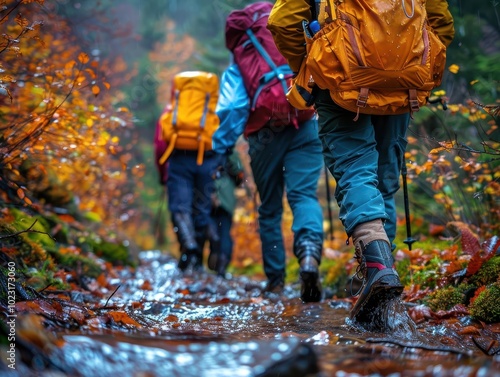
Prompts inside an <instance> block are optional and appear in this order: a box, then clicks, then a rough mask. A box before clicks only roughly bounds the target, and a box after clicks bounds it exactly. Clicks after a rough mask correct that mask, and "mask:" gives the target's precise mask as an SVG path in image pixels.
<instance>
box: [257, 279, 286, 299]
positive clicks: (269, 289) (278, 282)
mask: <svg viewBox="0 0 500 377" xmlns="http://www.w3.org/2000/svg"><path fill="white" fill-rule="evenodd" d="M284 289H285V282H284V281H283V279H281V278H278V279H274V280H268V281H267V284H266V286H265V287H264V289H263V291H262V293H263V294H264V296H265V295H268V294H270V293H271V294H275V295H280V294H282V293H283V290H284Z"/></svg>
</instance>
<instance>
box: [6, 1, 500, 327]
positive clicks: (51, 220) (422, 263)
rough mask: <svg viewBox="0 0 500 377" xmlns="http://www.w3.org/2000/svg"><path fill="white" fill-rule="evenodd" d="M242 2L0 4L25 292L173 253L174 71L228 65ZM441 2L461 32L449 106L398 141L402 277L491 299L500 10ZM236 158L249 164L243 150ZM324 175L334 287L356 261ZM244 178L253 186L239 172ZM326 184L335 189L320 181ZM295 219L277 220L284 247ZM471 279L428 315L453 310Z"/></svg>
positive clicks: (17, 244) (423, 115)
mask: <svg viewBox="0 0 500 377" xmlns="http://www.w3.org/2000/svg"><path fill="white" fill-rule="evenodd" d="M251 2H252V1H241V0H216V1H198V0H196V1H195V0H182V1H180V0H168V1H141V0H122V1H120V2H117V1H112V0H100V1H96V2H90V1H85V2H84V1H76V0H59V1H43V0H36V1H34V0H29V1H28V0H24V1H22V0H3V1H0V4H1V5H2V7H3V8H2V10H0V27H1V28H2V33H1V34H2V36H1V38H0V58H1V59H0V96H1V97H0V120H1V122H0V247H1V251H2V257H3V258H4V260H8V259H9V258H17V259H18V261H19V264H18V265H19V266H21V267H20V274H23V275H24V276H25V277H26V281H27V284H28V285H29V286H30V287H34V288H35V289H45V288H46V287H47V286H51V285H52V286H57V285H61V284H63V282H62V281H60V279H59V278H58V275H57V268H56V267H55V266H56V265H57V263H61V262H64V263H66V264H69V265H71V266H74V267H75V266H78V268H83V271H84V272H85V273H86V274H88V275H89V276H92V275H94V276H95V277H97V276H99V268H98V266H96V265H95V263H94V262H93V261H92V259H91V258H90V257H89V253H90V254H92V253H93V254H95V255H97V256H98V257H101V258H104V259H105V260H108V261H109V262H110V263H125V264H133V263H134V259H135V256H136V254H137V252H138V251H141V250H150V249H162V250H165V251H167V252H170V253H172V255H174V256H175V255H176V253H177V245H176V242H175V237H174V236H173V233H172V231H171V224H170V222H169V220H168V213H167V211H166V207H165V188H164V187H162V186H161V185H160V184H159V176H158V173H157V171H156V168H155V162H154V153H153V144H152V140H153V132H154V127H155V124H156V121H157V119H158V116H159V115H160V113H161V111H162V108H163V107H164V106H165V104H166V103H167V101H168V100H169V99H170V80H171V78H172V76H173V75H174V74H175V73H177V72H180V71H183V70H193V69H200V70H207V71H212V72H215V73H217V74H221V73H222V71H223V70H224V69H225V67H227V65H228V63H229V58H230V57H229V52H228V51H227V49H226V48H225V46H224V22H225V21H224V20H225V18H226V16H227V15H228V14H229V12H230V11H231V10H233V9H237V8H241V7H243V6H245V5H247V4H249V3H251ZM449 4H450V9H451V12H452V14H453V16H454V19H455V30H456V35H455V40H454V41H453V43H452V44H451V46H450V47H449V50H448V57H447V70H446V73H445V76H444V80H443V83H442V85H441V87H439V88H437V89H436V90H435V91H434V93H433V97H435V98H438V99H439V98H441V99H443V100H445V101H446V102H447V104H448V106H447V109H446V110H445V109H443V105H442V104H441V103H436V104H432V105H429V106H427V107H426V108H424V109H422V110H421V111H420V112H418V113H417V114H416V115H415V119H414V120H413V121H412V125H411V127H410V132H409V137H408V141H409V145H408V150H407V154H406V162H407V163H406V166H407V169H408V176H407V178H408V189H409V197H410V209H411V224H412V237H414V238H415V239H417V242H416V243H414V244H413V250H410V248H408V246H407V244H405V242H404V241H408V240H409V236H408V234H407V233H406V227H405V218H404V217H405V216H404V214H405V211H404V206H403V203H404V200H403V196H402V192H400V193H398V199H397V200H398V206H399V214H400V227H399V230H398V232H399V233H398V250H400V251H399V254H398V255H397V256H398V260H399V266H400V267H399V268H400V271H401V272H402V275H403V276H402V278H403V280H404V282H405V283H406V284H407V286H409V287H411V289H409V294H413V295H414V299H415V300H417V299H419V298H422V297H423V296H425V294H426V293H428V292H429V290H432V289H434V288H435V287H436V286H437V285H439V282H440V279H442V278H443V276H454V278H456V277H457V276H459V274H462V275H460V276H461V281H462V280H463V278H464V277H465V278H470V277H471V276H472V275H474V274H475V273H476V272H478V271H479V270H480V268H481V267H483V266H484V265H486V264H488V263H489V264H488V266H490V265H492V267H491V268H490V270H489V272H488V276H490V275H491V276H496V278H491V277H488V278H487V279H485V280H484V281H483V280H481V281H480V282H478V281H476V282H474V281H473V282H472V283H473V284H474V285H473V287H474V289H473V290H472V295H476V296H478V295H479V294H480V293H481V292H482V291H484V290H486V289H490V288H489V287H493V288H492V289H493V291H494V292H496V294H497V295H499V293H498V292H500V286H499V284H500V282H498V281H497V280H496V279H498V275H499V274H500V263H499V262H498V259H499V257H498V256H496V257H495V254H496V253H498V245H499V241H498V234H499V229H500V182H499V180H500V171H499V169H498V166H499V165H500V131H499V130H498V124H497V123H498V116H499V105H500V104H499V101H498V90H499V77H500V65H499V64H498V61H500V60H499V59H500V16H499V5H498V3H496V2H495V1H490V0H478V1H475V2H473V3H471V2H463V1H460V0H450V1H449ZM238 148H239V150H240V151H241V155H242V157H243V158H245V156H246V154H245V143H244V142H242V143H240V144H239V145H238ZM246 162H248V161H246ZM324 178H325V177H323V178H322V180H321V182H320V188H319V191H318V193H319V196H320V200H321V203H322V206H323V209H324V213H325V234H326V240H325V256H326V259H327V260H329V261H330V262H329V263H325V267H324V268H325V274H327V275H328V276H327V281H330V282H332V284H333V283H335V284H340V283H339V282H340V281H342V279H343V278H345V276H344V274H345V268H344V267H345V263H347V262H348V261H349V260H350V258H351V256H352V255H351V254H350V253H349V250H348V249H349V247H348V248H346V247H345V240H346V236H345V234H344V233H343V231H342V227H341V224H340V223H339V222H338V220H337V219H336V218H337V216H336V214H337V208H338V207H337V206H336V204H335V203H334V202H333V201H332V202H331V203H330V205H331V206H332V207H333V212H334V213H333V219H334V223H333V224H330V223H329V221H328V216H327V213H328V207H329V206H328V203H327V195H326V188H327V187H326V185H325V180H324ZM248 180H249V182H250V184H249V186H250V188H252V185H251V173H250V171H249V170H248ZM328 183H329V185H328V186H331V187H330V191H331V192H332V193H333V189H334V182H333V180H332V179H331V177H329V181H328ZM401 191H402V190H401ZM247 193H248V192H247V191H246V190H245V189H244V188H242V189H241V190H238V197H239V200H240V202H239V207H238V210H237V213H236V215H235V226H234V229H233V235H234V237H235V242H236V246H235V258H234V261H233V265H232V271H233V272H245V273H252V274H259V273H261V272H262V270H261V266H260V243H259V240H258V233H257V232H258V229H257V227H258V226H257V212H256V207H257V205H258V203H257V202H256V201H255V200H253V199H252V198H250V196H248V195H247ZM290 220H291V214H290V211H289V210H287V211H286V213H285V216H284V224H283V228H284V229H288V231H287V232H286V242H287V243H288V244H290V242H291V239H292V235H291V233H290V231H289V228H290V226H289V225H290ZM332 225H333V226H332ZM48 236H49V237H48ZM346 250H347V251H346ZM471 261H472V262H471ZM492 261H495V262H494V263H493V262H492ZM82 266H83V267H82ZM347 266H349V265H347ZM471 266H473V267H471ZM295 267H296V266H295ZM295 267H294V266H290V271H291V274H290V276H291V277H293V276H294V274H293V269H294V268H295ZM408 267H409V268H408ZM75 268H76V267H75ZM467 269H468V270H467ZM491 269H492V270H491ZM341 271H343V272H341ZM347 272H348V271H347ZM495 274H496V275H495ZM341 276H342V277H341ZM328 279H329V280H328ZM447 281H448V282H450V281H451V279H448V280H447ZM467 283H468V284H467V287H468V288H464V287H462V288H460V290H459V292H458V293H457V295H458V296H457V297H458V298H457V297H455V296H453V297H454V298H453V299H452V300H451V301H447V302H446V305H445V306H443V307H438V306H435V307H434V309H450V308H451V307H453V305H455V304H457V303H458V302H461V300H462V301H463V297H464V295H465V294H469V295H470V293H466V291H467V292H468V291H470V290H471V288H470V284H471V281H470V279H469V281H467ZM455 285H457V284H455ZM424 288H425V289H427V290H426V291H425V289H424ZM479 288H481V292H478V290H479ZM423 291H425V293H422V292H423ZM499 297H500V296H499ZM439 301H440V300H436V302H439ZM441 301H442V300H441ZM497 302H499V301H497ZM443 305H444V304H443ZM495 313H496V314H495ZM495 313H494V314H493V317H489V318H490V319H491V318H493V319H494V320H495V319H497V320H500V309H497V312H495ZM496 316H498V317H496Z"/></svg>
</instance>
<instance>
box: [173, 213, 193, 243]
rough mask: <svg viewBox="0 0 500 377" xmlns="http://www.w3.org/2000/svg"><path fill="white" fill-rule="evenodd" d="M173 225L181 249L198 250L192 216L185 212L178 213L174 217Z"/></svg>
mask: <svg viewBox="0 0 500 377" xmlns="http://www.w3.org/2000/svg"><path fill="white" fill-rule="evenodd" d="M172 223H173V225H174V232H175V233H176V234H177V239H178V240H179V243H180V245H181V248H183V249H185V250H195V249H198V244H197V243H196V239H195V232H194V225H193V220H192V219H191V215H190V214H189V213H185V212H176V213H174V214H173V215H172Z"/></svg>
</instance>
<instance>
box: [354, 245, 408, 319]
mask: <svg viewBox="0 0 500 377" xmlns="http://www.w3.org/2000/svg"><path fill="white" fill-rule="evenodd" d="M354 257H355V258H356V259H357V261H358V263H359V265H358V268H357V270H356V274H357V277H358V278H359V279H360V280H362V282H363V284H362V286H361V289H360V293H359V298H358V300H357V301H356V304H354V306H353V308H352V309H351V312H350V313H349V318H351V319H355V320H356V321H357V322H372V318H370V313H371V312H372V311H373V309H374V308H376V307H379V306H382V305H386V304H387V303H388V302H390V301H393V300H395V299H397V298H398V297H399V296H400V295H401V293H402V292H403V288H404V287H403V286H402V285H401V282H400V280H399V276H398V273H397V272H396V270H395V269H394V268H393V264H394V258H393V257H392V252H391V248H390V246H389V244H388V243H387V242H386V241H384V240H375V241H372V242H370V243H369V244H368V245H366V246H364V244H363V242H360V248H357V249H356V253H355V255H354Z"/></svg>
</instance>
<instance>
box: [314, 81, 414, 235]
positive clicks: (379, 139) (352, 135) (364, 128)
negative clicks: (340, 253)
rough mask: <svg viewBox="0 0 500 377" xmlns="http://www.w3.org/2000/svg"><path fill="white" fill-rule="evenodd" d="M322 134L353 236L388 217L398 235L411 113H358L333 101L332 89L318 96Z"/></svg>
mask: <svg viewBox="0 0 500 377" xmlns="http://www.w3.org/2000/svg"><path fill="white" fill-rule="evenodd" d="M316 110H317V111H318V116H319V129H320V131H319V137H320V139H321V143H322V144H323V155H324V157H325V163H326V164H327V166H328V169H329V170H330V172H331V173H332V175H333V177H334V178H335V180H336V182H337V187H336V189H335V199H336V200H337V203H338V205H339V207H340V212H339V217H340V220H341V221H342V223H343V225H344V227H345V230H346V233H347V235H348V236H349V237H350V236H351V234H352V232H353V230H354V228H356V226H357V225H359V224H362V223H364V222H367V221H371V220H376V219H382V220H384V227H385V231H386V233H387V236H388V238H389V241H390V242H391V243H392V242H393V241H394V238H395V237H396V219H397V218H396V203H395V200H394V195H395V194H396V192H397V191H398V190H399V187H400V180H399V176H400V172H401V166H402V163H403V158H404V152H405V149H406V144H407V141H406V131H407V129H408V125H409V122H410V116H409V114H402V115H381V116H375V115H363V114H360V115H359V118H358V120H356V121H354V120H353V119H354V118H355V116H356V114H355V113H352V112H350V111H347V110H345V109H343V108H341V107H340V106H338V105H337V104H335V103H334V102H333V100H332V99H331V97H330V93H329V91H328V90H321V91H319V93H318V96H317V100H316Z"/></svg>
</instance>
